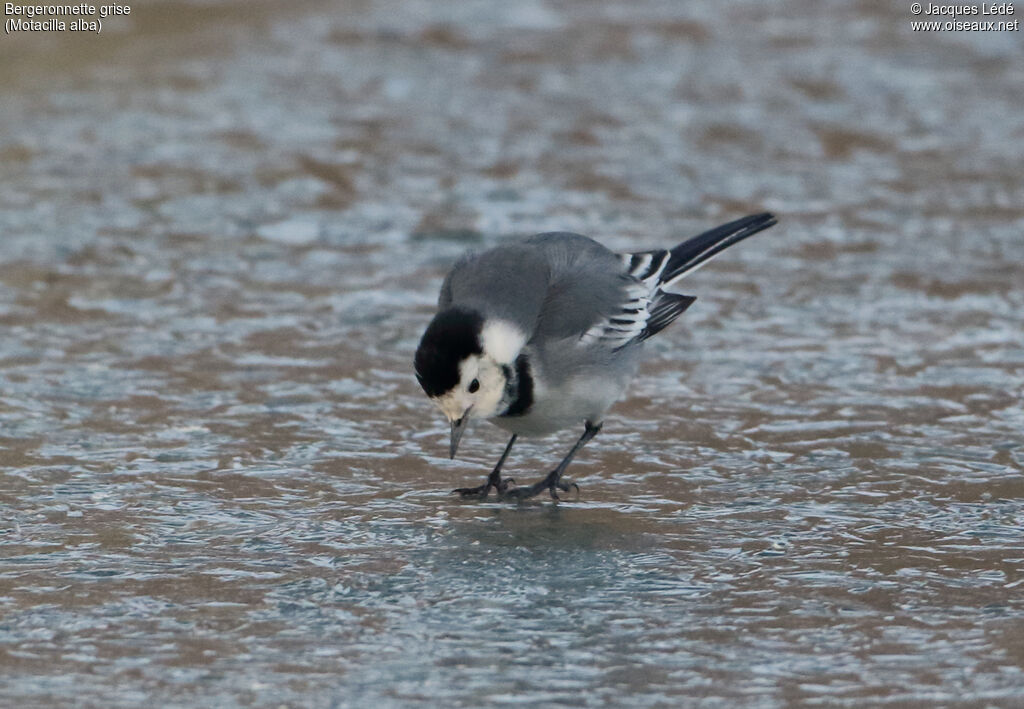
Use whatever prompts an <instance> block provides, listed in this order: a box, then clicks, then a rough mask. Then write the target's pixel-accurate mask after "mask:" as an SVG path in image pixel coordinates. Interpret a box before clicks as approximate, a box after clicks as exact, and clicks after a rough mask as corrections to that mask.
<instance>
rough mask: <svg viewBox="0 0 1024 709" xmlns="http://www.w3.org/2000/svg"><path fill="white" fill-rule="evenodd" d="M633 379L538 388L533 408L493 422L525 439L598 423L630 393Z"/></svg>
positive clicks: (579, 380)
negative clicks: (584, 423) (629, 386)
mask: <svg viewBox="0 0 1024 709" xmlns="http://www.w3.org/2000/svg"><path fill="white" fill-rule="evenodd" d="M629 379H630V377H628V376H626V377H622V378H621V379H618V378H614V377H604V378H592V377H585V378H573V379H570V380H569V381H567V382H566V383H565V384H563V385H562V386H559V387H557V388H545V389H541V388H540V387H536V386H535V389H534V397H533V405H532V406H531V407H530V409H529V410H528V411H527V412H526V413H525V414H524V415H522V416H507V417H495V418H492V419H490V421H491V423H493V424H495V425H497V426H500V427H501V428H504V429H505V430H506V431H509V432H511V433H515V434H517V435H521V436H544V435H547V434H549V433H554V432H555V431H560V430H561V429H563V428H576V427H578V426H580V425H582V423H583V422H584V421H590V422H591V423H594V424H598V423H600V422H601V421H603V420H604V415H605V413H606V412H607V411H608V409H610V408H611V406H612V404H614V403H615V402H616V401H618V400H619V398H620V397H621V396H622V395H623V393H624V392H625V390H626V385H627V384H628V383H629Z"/></svg>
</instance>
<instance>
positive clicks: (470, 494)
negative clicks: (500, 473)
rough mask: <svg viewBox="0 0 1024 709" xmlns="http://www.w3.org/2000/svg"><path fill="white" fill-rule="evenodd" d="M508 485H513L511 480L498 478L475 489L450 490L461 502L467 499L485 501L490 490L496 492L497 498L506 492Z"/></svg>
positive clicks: (513, 481) (458, 488)
mask: <svg viewBox="0 0 1024 709" xmlns="http://www.w3.org/2000/svg"><path fill="white" fill-rule="evenodd" d="M510 484H515V479H513V478H504V479H502V478H499V479H498V480H497V481H493V480H488V481H487V482H485V483H484V484H483V485H477V486H476V487H457V488H455V489H454V490H452V494H453V495H454V494H458V495H460V496H461V497H462V499H463V500H466V499H469V498H476V499H478V500H486V499H487V495H489V494H490V492H491V488H494V489H495V490H496V491H497V492H498V497H501V496H502V495H504V494H505V492H506V491H507V490H508V486H509V485H510Z"/></svg>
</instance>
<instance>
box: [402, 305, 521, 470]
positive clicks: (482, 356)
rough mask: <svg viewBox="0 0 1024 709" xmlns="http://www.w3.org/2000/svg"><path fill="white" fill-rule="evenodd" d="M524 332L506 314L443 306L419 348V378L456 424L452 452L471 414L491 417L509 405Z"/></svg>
mask: <svg viewBox="0 0 1024 709" xmlns="http://www.w3.org/2000/svg"><path fill="white" fill-rule="evenodd" d="M524 344H526V335H524V334H523V333H522V332H521V331H520V330H519V328H517V327H516V326H515V325H513V324H511V323H509V322H508V321H505V320H497V319H485V318H484V317H483V316H482V315H481V314H480V313H478V312H476V311H475V310H470V309H468V308H460V307H453V308H448V309H446V310H442V311H440V312H439V313H438V314H437V315H435V316H434V319H433V320H432V321H431V322H430V325H429V326H428V327H427V331H426V332H425V333H423V339H422V340H420V345H419V347H418V348H417V349H416V360H415V366H416V379H417V380H418V381H419V383H420V386H422V387H423V391H425V392H426V393H427V396H429V397H430V400H431V401H433V402H434V403H435V404H436V405H437V407H438V408H439V409H441V411H442V412H443V413H444V415H445V416H446V417H448V420H449V421H450V422H451V425H452V438H451V448H450V451H449V452H450V454H451V457H452V458H454V457H455V452H456V451H457V450H458V447H459V440H460V439H461V438H462V434H463V433H464V432H465V430H466V426H467V424H468V423H469V420H470V417H472V418H490V417H492V416H497V415H498V414H499V413H501V412H502V411H504V410H505V409H507V408H508V406H509V404H510V403H511V398H512V396H513V392H512V391H511V389H510V387H509V382H510V380H511V379H512V377H513V376H514V375H513V372H512V363H513V362H515V359H516V357H517V356H518V355H519V352H520V350H522V348H523V345H524Z"/></svg>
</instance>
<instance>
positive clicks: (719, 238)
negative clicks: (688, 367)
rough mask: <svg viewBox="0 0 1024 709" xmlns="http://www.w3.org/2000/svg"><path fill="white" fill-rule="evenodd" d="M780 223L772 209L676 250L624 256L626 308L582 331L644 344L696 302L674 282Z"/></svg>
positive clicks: (618, 342) (617, 342) (589, 337)
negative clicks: (673, 290)
mask: <svg viewBox="0 0 1024 709" xmlns="http://www.w3.org/2000/svg"><path fill="white" fill-rule="evenodd" d="M775 223H776V219H775V215H773V214H770V213H768V212H764V213H762V214H753V215H751V216H749V217H743V218H742V219H737V220H736V221H733V222H729V223H728V224H723V225H722V226H720V227H716V228H714V229H711V230H710V231H706V232H704V233H703V234H700V235H698V236H695V237H693V238H692V239H688V240H687V241H684V242H683V243H681V244H679V245H678V246H676V247H675V248H673V249H671V250H668V249H655V250H653V251H639V252H637V253H631V254H621V258H622V262H623V264H624V265H625V267H626V270H627V273H628V276H626V277H627V278H629V280H630V283H629V284H628V285H627V286H626V293H627V300H626V302H625V303H623V305H622V308H621V310H620V311H619V312H618V313H616V314H615V315H614V316H613V317H611V318H609V319H608V320H606V321H604V322H601V323H598V324H596V325H594V326H593V327H592V328H590V329H589V330H588V331H587V332H586V333H584V335H583V338H582V339H583V340H584V341H593V340H602V341H604V342H605V343H607V344H609V345H611V346H612V347H615V348H619V347H624V346H626V345H627V344H629V343H631V342H642V341H643V340H646V339H647V338H648V337H650V336H651V335H655V334H657V333H658V332H660V331H661V330H663V329H664V328H666V327H667V326H668V325H669V323H671V322H672V321H673V320H675V319H676V318H677V317H679V316H680V315H681V314H682V313H683V311H685V310H686V309H687V308H689V307H690V305H692V304H693V301H695V300H697V298H696V297H695V296H692V295H679V294H677V293H668V292H666V291H665V288H667V287H668V286H671V285H672V284H674V283H675V282H676V281H678V280H679V279H681V278H682V277H683V276H685V275H686V274H687V273H691V272H693V271H695V270H697V269H698V268H700V267H701V266H703V265H704V264H705V263H707V262H708V261H710V260H711V259H712V258H713V257H715V256H717V255H718V254H720V253H721V252H722V251H725V250H726V249H727V248H729V247H730V246H732V245H733V244H737V243H739V242H741V241H743V240H744V239H746V238H747V237H748V236H753V235H754V234H756V233H757V232H759V231H763V230H764V229H767V228H768V227H770V226H772V225H773V224H775Z"/></svg>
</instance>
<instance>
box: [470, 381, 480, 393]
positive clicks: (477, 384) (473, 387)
mask: <svg viewBox="0 0 1024 709" xmlns="http://www.w3.org/2000/svg"><path fill="white" fill-rule="evenodd" d="M479 388H480V380H479V379H474V380H473V381H471V382H470V383H469V393H470V394H475V393H476V392H477V389H479Z"/></svg>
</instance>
